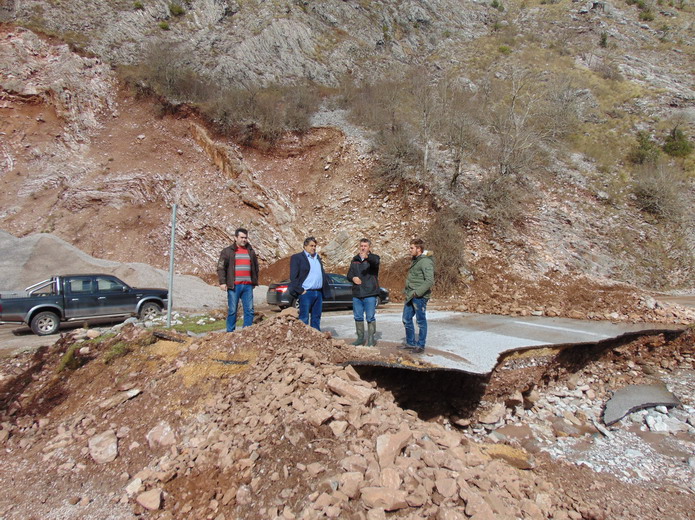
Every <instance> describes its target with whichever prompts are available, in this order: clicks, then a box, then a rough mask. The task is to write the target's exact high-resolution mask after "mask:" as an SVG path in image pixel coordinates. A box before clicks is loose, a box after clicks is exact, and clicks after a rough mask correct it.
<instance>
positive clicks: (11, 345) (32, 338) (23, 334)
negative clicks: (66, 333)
mask: <svg viewBox="0 0 695 520" xmlns="http://www.w3.org/2000/svg"><path fill="white" fill-rule="evenodd" d="M59 337H60V335H58V334H56V335H53V336H37V335H35V334H34V333H32V332H31V330H30V329H29V327H25V326H18V325H15V324H9V325H0V358H5V357H10V356H12V355H14V354H15V353H19V352H26V351H28V350H34V349H37V348H39V347H42V346H45V345H52V344H53V343H54V342H55V341H56V340H57V339H58V338H59Z"/></svg>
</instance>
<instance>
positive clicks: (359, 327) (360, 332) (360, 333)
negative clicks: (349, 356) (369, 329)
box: [351, 321, 364, 347]
mask: <svg viewBox="0 0 695 520" xmlns="http://www.w3.org/2000/svg"><path fill="white" fill-rule="evenodd" d="M355 331H356V333H357V339H356V340H355V341H353V342H352V343H351V345H354V346H356V347H358V346H360V345H364V322H363V321H356V322H355Z"/></svg>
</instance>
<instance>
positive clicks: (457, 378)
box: [347, 330, 687, 424]
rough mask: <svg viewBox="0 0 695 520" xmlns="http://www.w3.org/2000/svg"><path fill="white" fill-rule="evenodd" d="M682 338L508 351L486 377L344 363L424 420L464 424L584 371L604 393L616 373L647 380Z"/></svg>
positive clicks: (665, 333) (656, 335)
mask: <svg viewBox="0 0 695 520" xmlns="http://www.w3.org/2000/svg"><path fill="white" fill-rule="evenodd" d="M682 334H683V331H682V330H660V331H647V332H644V333H630V334H625V335H623V336H620V337H618V338H610V339H606V340H602V341H599V342H594V343H582V344H562V345H550V346H543V347H539V348H528V349H522V350H517V351H511V352H507V353H505V354H503V355H502V356H500V359H499V360H498V363H497V364H496V366H495V367H494V369H493V370H492V371H491V372H490V373H488V374H471V373H467V372H464V371H459V370H451V369H439V368H427V369H420V370H417V369H413V367H412V366H406V365H399V364H394V363H386V362H379V361H364V360H361V361H353V362H349V363H347V364H350V365H352V366H353V367H354V368H355V370H356V371H357V372H358V373H359V374H360V376H361V377H362V378H363V379H365V380H368V381H372V382H374V383H375V384H376V385H377V386H378V387H379V388H380V389H382V390H384V391H388V392H390V393H391V394H392V395H393V396H394V399H395V401H396V402H397V403H398V405H399V406H400V407H402V408H404V409H407V410H412V411H413V412H415V413H416V414H417V415H418V417H420V418H421V419H423V420H437V419H439V418H441V419H446V420H449V421H451V422H452V423H453V424H468V423H469V422H470V421H475V419H476V418H477V417H478V416H479V415H480V414H481V413H482V412H483V411H485V410H486V409H488V408H490V407H491V406H492V405H493V404H495V403H504V404H505V405H506V406H507V407H508V408H512V409H513V408H514V407H517V406H523V407H525V408H527V409H528V408H531V407H532V406H533V402H534V396H535V395H536V394H538V393H540V394H542V393H543V392H545V391H547V389H548V388H549V387H550V386H551V385H558V384H560V385H562V384H565V385H568V384H569V385H570V386H572V385H573V380H574V379H576V378H577V377H578V374H580V373H582V372H586V371H589V373H593V372H596V373H597V374H599V373H600V374H603V376H605V378H606V379H607V381H606V383H605V384H603V383H602V385H601V387H602V388H603V387H604V386H606V385H608V386H610V385H611V383H613V384H614V386H615V388H609V390H616V389H617V386H618V385H619V381H618V379H619V378H616V374H620V373H636V372H639V373H644V374H646V375H647V376H649V373H650V372H653V371H654V370H655V367H662V368H663V366H664V364H666V365H668V363H669V362H670V361H669V360H677V358H678V356H679V354H678V353H677V352H676V351H679V350H683V347H682V345H681V346H678V342H677V339H678V338H679V337H680V336H681V335H682ZM686 343H687V342H686ZM671 345H675V346H673V348H671ZM685 350H687V347H685ZM674 356H675V358H674ZM596 377H599V376H598V375H597V376H596Z"/></svg>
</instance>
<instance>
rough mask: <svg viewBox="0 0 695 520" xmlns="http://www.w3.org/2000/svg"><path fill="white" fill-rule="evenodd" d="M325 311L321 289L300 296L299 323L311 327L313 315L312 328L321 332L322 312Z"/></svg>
mask: <svg viewBox="0 0 695 520" xmlns="http://www.w3.org/2000/svg"><path fill="white" fill-rule="evenodd" d="M322 311H323V293H322V292H321V289H319V290H317V291H314V290H311V291H307V292H305V293H304V294H300V295H299V321H301V322H302V323H305V324H307V325H309V314H311V326H312V327H313V328H315V329H316V330H321V312H322Z"/></svg>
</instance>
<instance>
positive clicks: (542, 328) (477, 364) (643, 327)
mask: <svg viewBox="0 0 695 520" xmlns="http://www.w3.org/2000/svg"><path fill="white" fill-rule="evenodd" d="M427 323H428V333H427V348H426V350H425V352H424V353H423V354H419V355H417V357H418V358H419V359H421V360H422V361H423V362H425V363H428V364H430V365H434V366H435V367H439V368H443V369H452V370H459V371H462V372H468V373H472V374H488V373H490V372H491V371H492V370H493V369H494V368H495V366H496V365H497V362H498V359H499V357H500V355H501V354H503V353H505V352H510V351H515V350H524V349H527V348H533V347H542V346H552V345H567V344H573V345H574V344H582V343H597V342H599V341H602V340H607V339H611V338H616V337H619V336H622V335H623V334H629V333H639V332H646V331H655V330H665V329H675V328H678V327H676V326H670V325H664V324H660V323H659V324H651V323H612V322H607V321H585V320H573V319H569V318H548V317H536V316H532V317H515V316H499V315H485V314H471V313H462V312H453V311H439V310H432V311H428V312H427ZM321 329H322V330H324V331H329V332H331V334H332V335H333V336H334V337H338V338H343V339H346V340H348V341H350V340H352V339H354V337H355V325H354V321H353V317H352V315H351V314H349V315H338V314H333V313H331V314H328V313H327V314H324V316H323V318H322V320H321ZM416 333H417V327H416ZM376 337H377V340H378V341H379V342H381V343H382V347H381V349H382V351H383V352H384V354H385V357H386V356H388V354H390V353H392V352H393V350H394V349H395V348H396V345H398V344H400V343H402V342H403V341H404V340H405V333H404V330H403V323H402V321H401V314H400V312H390V311H389V310H386V311H381V312H379V313H378V314H377V336H376ZM377 348H379V347H378V346H377Z"/></svg>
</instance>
